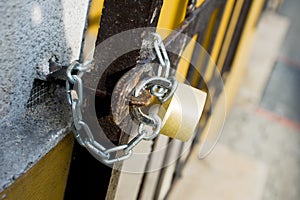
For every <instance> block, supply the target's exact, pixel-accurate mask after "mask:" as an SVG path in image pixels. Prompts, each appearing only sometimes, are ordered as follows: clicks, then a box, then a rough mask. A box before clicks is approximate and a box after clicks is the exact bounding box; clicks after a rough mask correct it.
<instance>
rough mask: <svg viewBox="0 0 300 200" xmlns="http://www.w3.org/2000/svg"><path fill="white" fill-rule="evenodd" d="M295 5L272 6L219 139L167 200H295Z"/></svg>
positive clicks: (299, 55)
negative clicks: (214, 146) (209, 152)
mask: <svg viewBox="0 0 300 200" xmlns="http://www.w3.org/2000/svg"><path fill="white" fill-rule="evenodd" d="M299 9H300V1H298V0H285V1H276V0H274V1H269V3H268V4H267V5H266V8H265V10H264V12H263V14H262V16H261V18H260V20H259V22H258V26H257V31H256V33H255V36H254V40H253V45H252V48H251V53H250V57H249V60H248V62H247V65H246V72H245V76H244V78H243V81H242V84H241V86H240V89H239V92H238V95H237V97H236V99H235V100H234V103H233V106H232V109H231V111H229V112H228V113H227V119H226V121H225V125H224V129H223V133H222V137H221V139H220V141H219V144H218V145H217V146H216V148H215V150H214V151H213V152H212V154H211V155H210V156H208V157H207V158H205V159H204V160H199V159H197V155H198V153H197V151H194V152H193V153H192V156H191V158H193V159H190V160H189V161H188V164H187V168H186V169H185V170H184V172H183V175H182V180H180V181H178V182H177V184H176V186H175V188H174V189H173V190H172V192H171V195H170V197H169V199H183V198H185V199H205V200H220V199H222V200H225V199H226V200H244V199H247V200H248V199H249V200H298V199H300V123H299V122H300V106H299V102H300V101H299V97H300V96H299V91H300V90H299V86H300V38H299V37H300V20H299Z"/></svg>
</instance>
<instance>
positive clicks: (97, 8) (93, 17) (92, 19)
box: [87, 0, 104, 37]
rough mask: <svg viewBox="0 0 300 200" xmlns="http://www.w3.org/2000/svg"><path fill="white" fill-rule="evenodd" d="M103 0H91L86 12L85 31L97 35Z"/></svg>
mask: <svg viewBox="0 0 300 200" xmlns="http://www.w3.org/2000/svg"><path fill="white" fill-rule="evenodd" d="M103 3H104V0H92V2H91V6H90V10H89V13H88V27H87V32H88V33H89V34H92V35H93V36H95V37H97V34H98V29H99V24H100V18H101V13H102V8H103Z"/></svg>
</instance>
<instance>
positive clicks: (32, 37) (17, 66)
mask: <svg viewBox="0 0 300 200" xmlns="http://www.w3.org/2000/svg"><path fill="white" fill-rule="evenodd" d="M88 5H89V0H36V1H32V0H11V1H0V16H1V17H0V70H1V71H0V80H1V81H0V116H1V117H0V136H1V139H0V191H1V188H2V189H3V188H4V187H5V186H7V185H9V184H10V183H11V182H12V180H14V179H15V178H16V177H18V176H19V175H20V174H22V173H23V172H24V171H26V170H27V169H28V168H29V167H30V165H32V163H35V162H36V161H37V160H38V158H40V157H41V156H42V155H44V154H45V153H47V152H48V151H49V150H50V149H51V148H52V147H53V146H54V145H55V144H56V143H57V142H58V141H59V139H61V137H62V134H63V132H65V131H66V129H65V128H66V127H67V126H68V124H69V121H70V117H69V112H68V109H67V107H68V105H67V104H66V102H65V93H64V87H63V86H59V85H54V86H53V85H52V86H51V87H52V92H51V95H49V96H48V97H47V98H48V103H47V104H43V103H42V104H41V105H38V106H37V107H36V108H35V110H31V111H30V112H29V111H28V108H27V107H26V104H27V102H28V99H29V97H30V91H31V89H32V85H33V81H34V79H35V78H39V79H45V77H46V76H47V75H48V74H49V59H50V58H51V57H53V56H55V57H56V58H57V59H58V62H59V63H61V64H63V65H68V64H69V63H70V62H72V61H73V60H75V59H78V58H79V57H80V53H81V46H82V41H83V35H84V29H85V26H86V16H87V11H88ZM53 87H54V89H53ZM39 145H40V146H39ZM28 163H31V164H28Z"/></svg>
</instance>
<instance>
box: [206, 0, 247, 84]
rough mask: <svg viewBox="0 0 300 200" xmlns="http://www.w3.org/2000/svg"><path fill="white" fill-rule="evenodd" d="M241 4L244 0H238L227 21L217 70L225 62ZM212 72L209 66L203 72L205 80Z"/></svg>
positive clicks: (209, 77)
mask: <svg viewBox="0 0 300 200" xmlns="http://www.w3.org/2000/svg"><path fill="white" fill-rule="evenodd" d="M243 4H244V0H238V1H237V2H236V5H235V7H234V11H233V15H232V18H231V21H230V23H229V27H228V29H227V30H228V31H227V33H226V35H225V40H224V43H223V46H222V49H221V53H220V57H219V60H218V63H217V66H218V69H219V71H221V69H222V68H223V65H224V62H225V59H226V56H227V52H228V49H229V46H230V43H231V40H232V37H233V33H234V31H235V27H236V25H237V21H238V19H239V16H240V13H241V10H242V7H243ZM213 72H214V69H211V68H210V70H208V71H207V73H206V74H205V80H210V79H211V78H212V76H213Z"/></svg>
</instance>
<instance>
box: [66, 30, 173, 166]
mask: <svg viewBox="0 0 300 200" xmlns="http://www.w3.org/2000/svg"><path fill="white" fill-rule="evenodd" d="M153 35H154V44H153V45H154V48H155V52H156V54H157V57H158V59H159V62H160V65H159V70H158V76H157V77H154V78H149V79H147V80H146V81H144V82H142V83H141V84H139V85H138V86H137V87H136V90H135V92H136V93H135V94H134V95H135V96H139V95H140V92H141V91H142V90H143V89H148V88H149V87H150V86H151V87H152V88H151V93H152V94H153V95H154V96H156V97H157V98H158V99H159V100H160V101H161V102H164V101H166V100H167V99H168V98H170V97H171V96H172V95H173V93H174V91H175V89H176V87H177V81H176V78H175V77H171V78H170V80H169V79H167V78H169V74H170V73H169V71H170V61H169V58H168V55H167V52H166V49H165V47H164V45H163V42H162V39H161V37H160V35H159V34H157V33H153ZM92 67H93V63H92V62H91V61H89V62H85V63H83V64H82V63H79V62H78V61H74V62H73V63H72V64H71V65H70V66H69V67H68V69H67V81H66V92H67V99H68V102H69V104H70V105H71V107H72V116H73V123H72V128H73V133H74V136H75V138H76V139H77V141H78V142H79V144H80V145H82V146H84V147H86V148H87V149H88V150H89V151H90V152H92V153H93V154H95V155H96V156H97V157H98V158H100V160H102V161H103V162H104V163H106V164H113V163H115V162H119V161H122V160H125V159H128V158H129V157H130V156H131V155H132V151H133V148H134V147H135V146H136V145H137V144H138V143H140V142H141V141H142V140H153V139H154V138H155V137H157V135H158V134H159V132H160V130H161V119H160V118H159V117H158V116H157V115H156V114H149V115H145V114H144V115H143V116H142V117H140V118H139V117H137V120H138V121H139V126H138V134H137V136H135V137H134V138H133V139H131V140H130V141H129V142H128V143H127V144H123V145H119V146H115V147H112V148H106V147H104V146H103V145H101V144H100V143H99V142H97V141H96V140H95V139H94V135H93V133H92V131H91V129H90V127H89V125H88V124H87V123H86V122H84V121H83V117H82V102H83V82H82V79H81V77H82V75H83V74H84V73H85V72H90V71H91V69H92ZM163 77H164V78H163ZM145 86H146V87H145ZM135 111H136V112H137V113H138V114H141V113H142V111H141V110H140V108H136V109H135ZM142 114H143V113H142ZM137 116H138V115H137ZM145 124H146V125H148V126H150V127H151V128H152V133H151V134H148V132H147V131H146V130H145V129H144V128H145V127H144V126H145ZM81 129H83V131H81V132H79V131H80V130H81ZM112 155H114V156H112Z"/></svg>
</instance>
